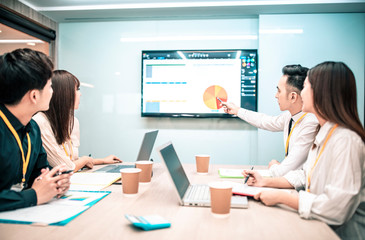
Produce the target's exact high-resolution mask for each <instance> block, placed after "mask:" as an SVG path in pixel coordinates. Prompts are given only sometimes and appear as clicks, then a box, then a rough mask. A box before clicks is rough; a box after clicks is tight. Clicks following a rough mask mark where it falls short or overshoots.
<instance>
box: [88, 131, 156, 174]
mask: <svg viewBox="0 0 365 240" xmlns="http://www.w3.org/2000/svg"><path fill="white" fill-rule="evenodd" d="M157 133H158V130H155V131H151V132H146V133H145V134H144V137H143V140H142V144H141V147H140V149H139V152H138V156H137V161H141V160H150V157H151V153H152V149H153V145H154V144H155V141H156V137H157ZM151 161H153V160H152V159H151ZM134 167H135V165H134V164H123V163H120V164H110V165H108V166H105V167H102V168H100V169H98V170H96V171H95V172H108V173H119V170H120V169H122V168H134Z"/></svg>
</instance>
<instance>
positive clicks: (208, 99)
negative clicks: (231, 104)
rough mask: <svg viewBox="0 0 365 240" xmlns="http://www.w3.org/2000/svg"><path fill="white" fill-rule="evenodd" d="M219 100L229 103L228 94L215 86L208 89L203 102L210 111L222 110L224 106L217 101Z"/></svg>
mask: <svg viewBox="0 0 365 240" xmlns="http://www.w3.org/2000/svg"><path fill="white" fill-rule="evenodd" d="M217 98H219V99H220V100H222V101H223V102H226V101H227V99H228V98H227V92H226V90H224V88H222V87H221V86H218V85H213V86H210V87H208V88H207V89H206V90H205V92H204V95H203V101H204V103H205V105H206V106H207V107H208V108H210V109H220V108H222V105H221V104H220V101H219V100H218V99H217Z"/></svg>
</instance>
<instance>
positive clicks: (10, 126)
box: [0, 110, 31, 183]
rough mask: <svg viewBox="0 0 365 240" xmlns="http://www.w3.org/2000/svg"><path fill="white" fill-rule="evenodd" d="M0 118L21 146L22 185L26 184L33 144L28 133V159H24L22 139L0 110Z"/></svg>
mask: <svg viewBox="0 0 365 240" xmlns="http://www.w3.org/2000/svg"><path fill="white" fill-rule="evenodd" d="M0 116H1V118H2V119H3V120H4V122H5V124H6V126H8V128H9V130H10V131H11V132H12V133H13V135H14V137H15V139H16V141H17V143H18V145H19V149H20V151H21V152H22V159H23V179H22V183H24V182H25V174H26V173H27V168H28V164H29V159H30V152H31V142H30V137H29V134H28V133H27V139H28V153H27V158H25V157H24V151H23V146H22V143H21V142H20V138H19V135H18V133H17V132H16V131H15V129H14V127H13V126H12V125H11V123H10V122H9V120H8V118H7V117H6V116H5V115H4V113H3V112H2V111H1V110H0Z"/></svg>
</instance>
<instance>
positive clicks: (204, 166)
mask: <svg viewBox="0 0 365 240" xmlns="http://www.w3.org/2000/svg"><path fill="white" fill-rule="evenodd" d="M209 159H210V156H209V155H206V154H199V155H195V161H196V172H197V173H198V174H202V175H205V174H208V171H209Z"/></svg>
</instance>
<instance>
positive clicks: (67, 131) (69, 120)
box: [33, 70, 121, 171]
mask: <svg viewBox="0 0 365 240" xmlns="http://www.w3.org/2000/svg"><path fill="white" fill-rule="evenodd" d="M52 88H53V96H52V99H51V102H50V105H49V110H48V111H45V112H40V113H37V114H36V115H35V116H34V117H33V119H34V120H35V121H36V122H37V123H38V125H39V127H40V129H41V135H42V142H43V147H44V149H45V150H46V152H47V159H48V162H49V164H50V165H51V166H52V167H54V166H57V165H60V164H62V163H65V164H66V166H67V167H68V168H69V169H72V170H74V171H78V170H79V169H81V168H82V167H84V166H86V167H88V168H92V167H93V165H95V164H107V163H115V162H121V160H120V159H119V158H117V157H116V156H114V155H110V156H108V157H106V158H103V159H93V158H91V157H88V156H83V157H79V152H78V148H79V146H80V130H79V121H78V120H77V118H75V116H74V111H75V109H78V107H79V103H80V96H81V93H80V81H79V80H78V79H77V78H76V77H75V76H74V75H73V74H71V73H69V72H67V71H65V70H56V71H54V74H53V77H52Z"/></svg>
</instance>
